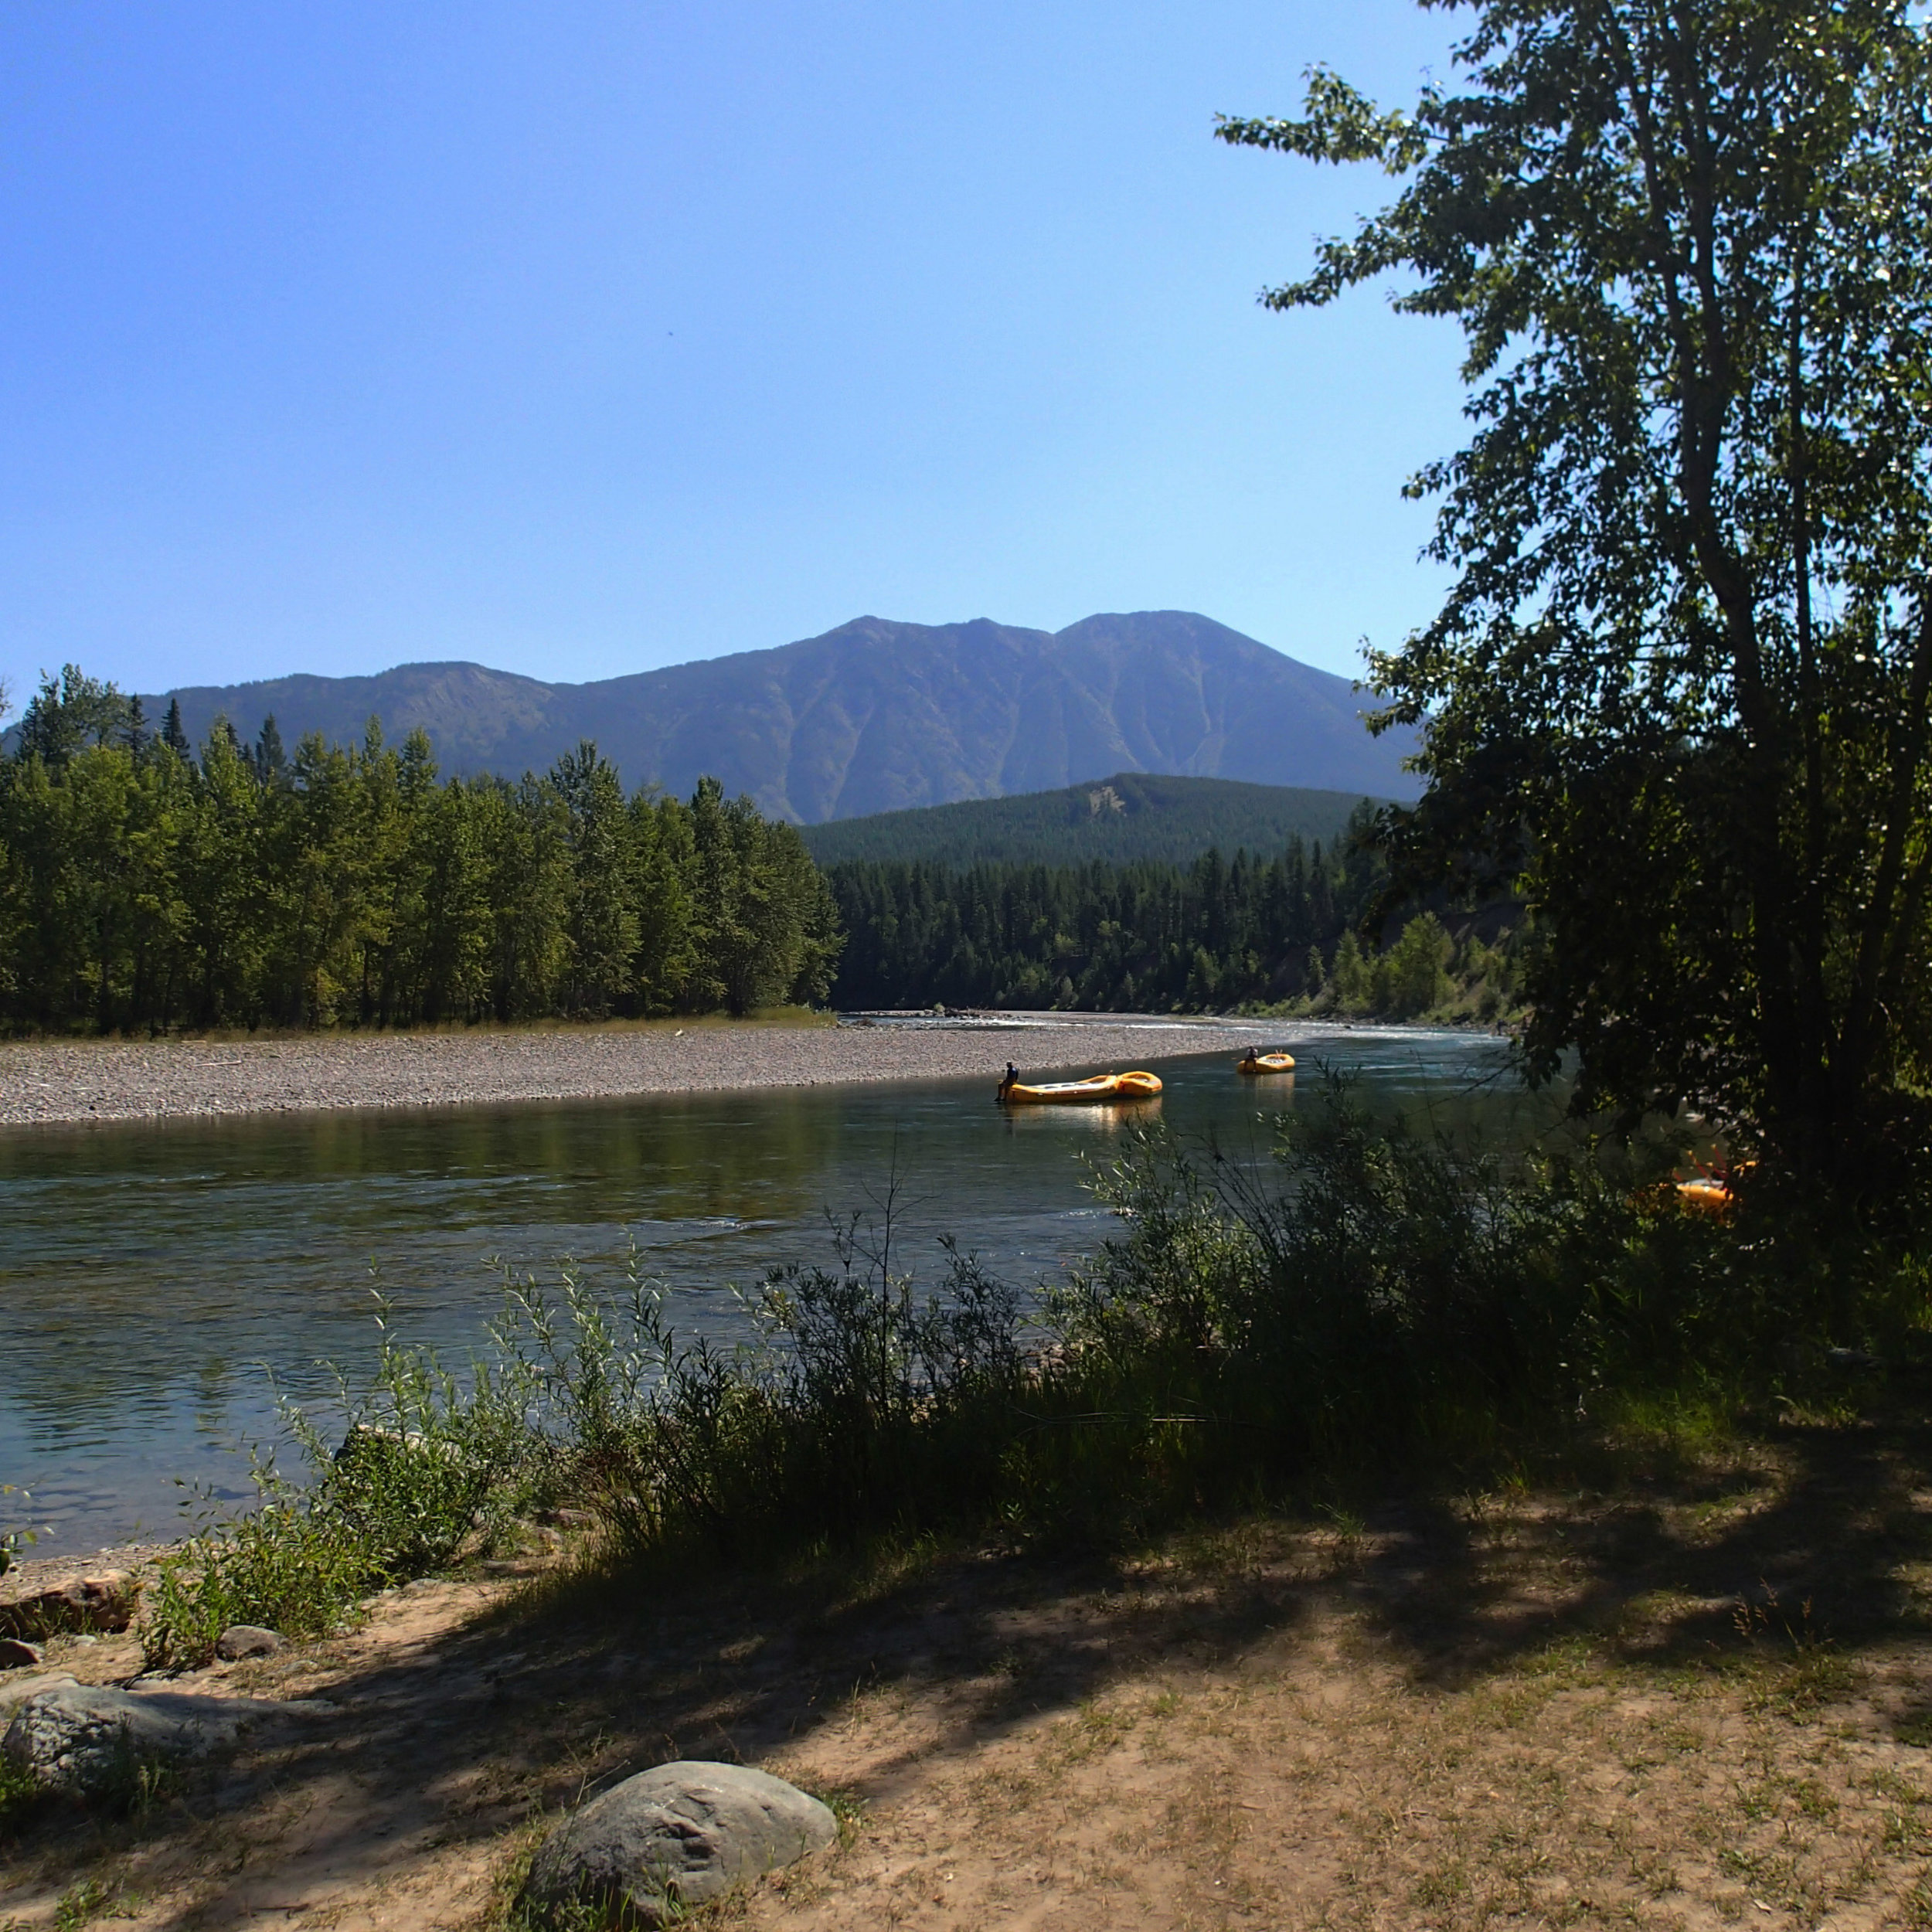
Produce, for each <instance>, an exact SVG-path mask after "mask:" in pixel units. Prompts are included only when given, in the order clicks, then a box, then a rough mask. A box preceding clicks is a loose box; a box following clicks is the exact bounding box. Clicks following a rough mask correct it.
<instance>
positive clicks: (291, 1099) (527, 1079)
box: [0, 1014, 1293, 1124]
mask: <svg viewBox="0 0 1932 1932" xmlns="http://www.w3.org/2000/svg"><path fill="white" fill-rule="evenodd" d="M1288 1030H1289V1031H1290V1032H1292V1031H1293V1029H1288ZM1283 1032H1284V1029H1283V1027H1282V1025H1281V1022H1278V1021H1274V1022H1269V1021H1260V1022H1251V1023H1250V1022H1240V1021H1216V1020H1199V1021H1176V1020H1165V1019H1158V1018H1151V1019H1131V1018H1122V1017H1120V1016H1116V1015H1110V1016H1108V1017H1107V1018H1105V1019H1087V1018H1084V1017H1082V1016H1079V1015H1068V1014H1053V1015H1012V1016H1008V1017H1005V1018H1004V1019H1002V1022H1000V1023H999V1024H998V1025H997V1026H990V1025H974V1024H971V1023H968V1024H966V1025H953V1026H948V1025H944V1024H936V1023H931V1024H923V1025H920V1026H916V1027H908V1026H829V1025H821V1026H770V1025H759V1024H756V1023H752V1024H744V1025H738V1026H728V1025H717V1024H713V1025H708V1026H689V1027H687V1028H684V1029H678V1028H675V1027H673V1026H668V1025H662V1026H660V1025H653V1026H610V1027H598V1026H583V1027H543V1028H533V1029H530V1030H529V1031H527V1032H511V1031H505V1032H475V1033H376V1034H334V1033H332V1034H318V1035H314V1036H305V1037H304V1036H297V1037H290V1038H286V1039H266V1040H260V1041H248V1040H244V1041H235V1042H219V1043H216V1042H202V1041H196V1040H169V1041H164V1042H160V1043H152V1044H149V1043H132V1042H124V1041H119V1040H88V1041H72V1042H32V1043H11V1044H7V1045H4V1046H0V1124H32V1123H36V1122H46V1123H53V1122H58V1121H68V1122H72V1121H132V1120H156V1119H164V1118H168V1117H175V1116H183V1115H196V1114H254V1113H281V1112H288V1111H300V1110H304V1109H308V1108H319V1107H452V1106H461V1105H470V1104H476V1103H478V1102H498V1101H505V1100H580V1099H590V1098H594V1097H600V1096H604V1095H617V1094H664V1093H677V1092H689V1091H696V1090H704V1089H710V1088H723V1087H822V1086H832V1085H838V1084H842V1083H848V1082H853V1081H867V1080H934V1079H943V1078H946V1077H951V1076H953V1075H963V1074H976V1073H977V1074H984V1075H985V1077H987V1078H988V1080H997V1078H998V1075H999V1073H1000V1071H1001V1070H1002V1068H1003V1067H1004V1066H1005V1063H1006V1062H1007V1061H1008V1060H1014V1061H1015V1062H1017V1063H1019V1066H1021V1068H1022V1070H1024V1071H1026V1072H1027V1073H1057V1072H1061V1071H1064V1070H1070V1069H1077V1070H1080V1071H1082V1072H1087V1071H1092V1070H1104V1069H1111V1070H1114V1071H1120V1070H1124V1069H1126V1068H1128V1067H1131V1066H1138V1065H1141V1063H1144V1062H1145V1061H1147V1060H1154V1059H1158V1058H1166V1057H1168V1056H1173V1055H1177V1054H1184V1053H1209V1052H1216V1051H1223V1050H1228V1049H1233V1050H1236V1051H1238V1050H1239V1049H1240V1048H1241V1047H1242V1046H1244V1045H1245V1044H1246V1043H1248V1042H1249V1041H1250V1040H1267V1041H1272V1040H1274V1039H1277V1038H1278V1037H1282V1036H1283Z"/></svg>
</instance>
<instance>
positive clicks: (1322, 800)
mask: <svg viewBox="0 0 1932 1932" xmlns="http://www.w3.org/2000/svg"><path fill="white" fill-rule="evenodd" d="M1361 802H1362V794H1360V793H1359V792H1353V791H1303V790H1299V789H1297V788H1295V787H1291V786H1287V785H1251V784H1241V783H1239V782H1236V781H1233V780H1230V779H1226V778H1174V777H1155V776H1152V775H1151V774H1148V773H1146V772H1117V773H1115V774H1114V776H1113V777H1111V778H1106V779H1100V780H1097V781H1096V780H1091V779H1090V780H1089V781H1087V783H1085V784H1078V785H1073V786H1070V787H1066V789H1064V790H1062V791H1036V792H1028V793H1026V794H1022V795H1021V796H1019V797H1017V798H975V799H969V800H967V801H964V802H961V803H960V804H950V805H925V806H921V807H920V808H918V809H917V810H915V811H887V812H881V813H879V814H877V815H876V816H874V817H872V818H840V819H836V820H834V821H832V822H830V823H828V824H825V825H808V826H807V827H806V828H805V832H804V840H805V844H806V845H807V846H808V847H809V848H810V849H811V855H812V856H813V858H815V859H817V860H818V862H819V864H820V865H821V866H835V865H838V864H840V863H842V862H844V861H845V860H848V859H860V860H878V859H886V860H889V859H924V860H927V861H928V862H930V863H933V864H935V865H942V866H971V865H976V864H980V863H982V862H984V863H991V864H1011V865H1029V866H1031V865H1042V866H1077V865H1084V864H1087V862H1090V861H1093V860H1105V861H1108V862H1112V863H1114V864H1121V863H1124V862H1128V861H1131V860H1134V859H1162V860H1170V861H1173V862H1185V861H1187V860H1189V859H1195V858H1197V857H1199V855H1200V854H1201V853H1202V852H1206V850H1207V849H1209V847H1210V846H1216V847H1218V848H1219V849H1220V851H1221V852H1223V853H1224V854H1225V855H1227V856H1228V857H1230V858H1232V857H1233V855H1234V854H1235V853H1236V852H1237V851H1239V850H1240V849H1241V848H1242V847H1243V846H1246V847H1247V849H1248V850H1249V851H1250V852H1265V853H1267V854H1268V855H1270V856H1272V855H1274V853H1276V852H1279V851H1280V850H1281V849H1282V847H1283V846H1284V845H1286V844H1287V842H1288V841H1289V840H1290V839H1291V838H1297V837H1299V838H1303V839H1304V840H1310V841H1312V840H1315V839H1320V840H1321V842H1322V843H1323V844H1324V845H1328V844H1330V843H1332V842H1333V841H1334V840H1335V838H1337V837H1338V835H1340V834H1341V832H1342V830H1343V828H1345V826H1346V825H1347V824H1348V821H1349V814H1350V813H1351V812H1352V811H1354V810H1355V808H1356V806H1357V805H1359V804H1360V803H1361Z"/></svg>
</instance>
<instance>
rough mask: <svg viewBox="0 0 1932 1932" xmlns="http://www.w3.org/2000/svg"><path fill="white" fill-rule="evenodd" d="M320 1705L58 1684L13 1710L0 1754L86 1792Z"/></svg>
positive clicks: (61, 1786)
mask: <svg viewBox="0 0 1932 1932" xmlns="http://www.w3.org/2000/svg"><path fill="white" fill-rule="evenodd" d="M325 1708H326V1706H322V1705H320V1704H315V1703H303V1702H278V1701H277V1700H275V1699H268V1698H253V1697H197V1696H192V1695H190V1694H189V1693H187V1692H181V1691H124V1690H114V1689H110V1688H108V1687H107V1686H105V1685H98V1684H70V1685H60V1686H58V1687H56V1688H55V1689H49V1690H44V1691H42V1692H39V1694H38V1695H37V1696H32V1697H29V1698H27V1699H24V1700H23V1701H22V1702H20V1703H19V1704H18V1705H16V1706H15V1707H14V1713H13V1717H12V1722H10V1723H9V1724H8V1726H7V1729H6V1735H5V1736H4V1737H0V1752H5V1754H6V1755H7V1756H8V1757H10V1758H11V1759H12V1760H13V1761H14V1763H15V1764H18V1765H19V1766H21V1767H22V1768H23V1769H25V1770H29V1771H31V1772H32V1774H33V1775H34V1776H35V1777H36V1778H38V1779H39V1781H40V1782H41V1783H42V1784H44V1785H46V1787H48V1788H49V1790H50V1791H66V1792H70V1793H72V1794H74V1795H76V1796H79V1797H86V1796H88V1795H90V1794H94V1793H95V1792H99V1791H111V1790H112V1789H114V1788H115V1787H117V1786H119V1785H121V1784H124V1783H126V1782H128V1781H129V1780H130V1779H131V1778H132V1777H134V1775H135V1774H137V1773H138V1770H139V1769H140V1767H142V1766H144V1765H152V1764H165V1765H172V1764H182V1763H183V1762H185V1760H188V1759H190V1758H194V1757H200V1756H201V1754H202V1753H203V1752H204V1751H209V1750H213V1749H214V1748H215V1747H216V1746H217V1745H219V1744H226V1743H231V1742H233V1740H234V1739H235V1738H236V1736H238V1735H239V1734H240V1733H241V1732H242V1731H243V1730H246V1729H247V1727H248V1726H250V1725H251V1724H253V1723H257V1722H259V1721H260V1719H263V1718H264V1717H274V1716H281V1715H283V1714H284V1713H295V1712H303V1711H315V1710H321V1709H325Z"/></svg>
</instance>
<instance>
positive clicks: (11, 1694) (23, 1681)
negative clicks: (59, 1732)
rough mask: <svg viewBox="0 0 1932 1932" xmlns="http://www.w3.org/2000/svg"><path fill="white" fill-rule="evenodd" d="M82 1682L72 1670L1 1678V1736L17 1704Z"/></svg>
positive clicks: (48, 1671) (2, 1921) (42, 1671)
mask: <svg viewBox="0 0 1932 1932" xmlns="http://www.w3.org/2000/svg"><path fill="white" fill-rule="evenodd" d="M79 1682H80V1679H79V1678H77V1676H75V1675H74V1674H73V1672H72V1671H70V1670H37V1671H36V1672H34V1673H33V1675H32V1676H31V1677H0V1736H5V1733H6V1728H7V1713H9V1711H11V1710H12V1709H13V1708H14V1706H15V1705H16V1704H24V1703H25V1702H26V1701H27V1699H29V1697H38V1696H39V1695H40V1693H41V1692H43V1691H45V1690H60V1689H65V1687H66V1685H69V1684H77V1683H79ZM0 1923H5V1921H4V1920H0Z"/></svg>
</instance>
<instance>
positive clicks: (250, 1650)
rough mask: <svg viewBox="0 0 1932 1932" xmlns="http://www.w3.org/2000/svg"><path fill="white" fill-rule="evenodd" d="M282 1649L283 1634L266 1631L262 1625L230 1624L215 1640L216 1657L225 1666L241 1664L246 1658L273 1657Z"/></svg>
mask: <svg viewBox="0 0 1932 1932" xmlns="http://www.w3.org/2000/svg"><path fill="white" fill-rule="evenodd" d="M281 1648H283V1645H282V1639H281V1632H280V1631H273V1630H264V1629H263V1628H262V1627H261V1625H260V1624H230V1625H229V1626H228V1628H226V1630H225V1631H223V1632H222V1634H220V1635H219V1637H217V1638H216V1639H215V1655H216V1656H217V1657H219V1658H220V1659H221V1660H222V1662H223V1663H225V1664H234V1663H239V1662H240V1661H241V1659H242V1658H244V1657H273V1656H274V1655H275V1653H276V1652H277V1651H279V1650H281Z"/></svg>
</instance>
